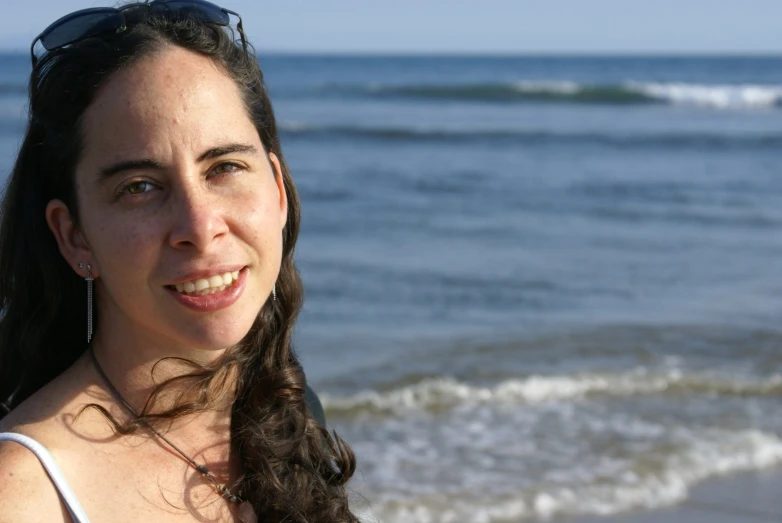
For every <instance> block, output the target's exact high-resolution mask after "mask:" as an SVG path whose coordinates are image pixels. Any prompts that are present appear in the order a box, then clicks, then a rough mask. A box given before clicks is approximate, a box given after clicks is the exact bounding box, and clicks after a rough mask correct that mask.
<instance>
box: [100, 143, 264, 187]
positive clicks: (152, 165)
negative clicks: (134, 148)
mask: <svg viewBox="0 0 782 523" xmlns="http://www.w3.org/2000/svg"><path fill="white" fill-rule="evenodd" d="M233 153H244V154H258V149H257V148H256V147H255V146H253V145H250V144H245V143H232V144H228V145H221V146H218V147H212V148H211V149H209V150H207V151H204V152H203V153H201V156H199V157H198V159H197V160H196V161H197V162H198V163H201V162H204V161H206V160H211V159H214V158H219V157H221V156H225V155H227V154H233ZM164 168H165V167H164V166H163V164H161V163H160V162H156V161H155V160H150V159H143V160H125V161H121V162H117V163H115V164H112V165H109V166H108V167H104V168H103V169H101V170H100V173H99V179H100V180H101V181H104V180H107V179H109V178H111V177H112V176H115V175H117V174H119V173H121V172H125V171H138V170H142V169H152V170H157V171H160V170H163V169H164Z"/></svg>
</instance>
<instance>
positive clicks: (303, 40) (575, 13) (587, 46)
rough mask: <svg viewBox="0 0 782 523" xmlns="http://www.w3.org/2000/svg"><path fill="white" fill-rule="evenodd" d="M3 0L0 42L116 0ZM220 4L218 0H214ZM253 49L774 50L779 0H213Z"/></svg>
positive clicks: (779, 34)
mask: <svg viewBox="0 0 782 523" xmlns="http://www.w3.org/2000/svg"><path fill="white" fill-rule="evenodd" d="M0 1H2V2H3V4H4V5H3V10H2V15H0V16H1V18H0V48H4V49H20V50H22V49H26V48H27V47H28V46H29V42H30V41H31V40H32V39H33V38H34V37H35V35H36V34H38V33H39V32H40V31H41V30H43V29H44V28H45V27H46V26H47V25H49V24H50V23H51V22H53V21H54V20H56V19H57V18H59V17H60V16H62V15H64V14H67V13H69V12H72V11H75V10H77V9H83V8H85V7H97V6H107V5H108V6H111V5H116V4H117V3H116V2H115V1H113V0H103V1H101V0H27V1H13V2H11V1H10V0H0ZM221 2H222V3H221ZM216 3H218V4H220V5H223V6H225V7H226V8H229V9H231V10H234V11H237V12H239V13H240V14H241V15H242V18H243V20H244V25H245V28H246V31H247V33H248V35H249V37H250V40H251V41H252V42H253V44H254V45H255V47H256V48H257V49H258V50H259V51H260V50H264V51H266V52H275V51H276V52H318V53H438V54H439V53H462V54H463V53H480V54H485V53H502V54H520V53H524V54H527V53H532V54H541V53H559V54H565V53H567V54H569V53H579V54H580V53H586V54H596V53H611V54H616V53H620V54H633V53H664V54H679V53H685V54H686V53H738V54H748V53H764V54H765V53H774V54H782V0H747V1H746V2H740V1H739V0H654V1H650V0H643V1H642V0H393V1H391V0H389V1H385V2H381V1H378V0H273V1H264V0H217V2H216Z"/></svg>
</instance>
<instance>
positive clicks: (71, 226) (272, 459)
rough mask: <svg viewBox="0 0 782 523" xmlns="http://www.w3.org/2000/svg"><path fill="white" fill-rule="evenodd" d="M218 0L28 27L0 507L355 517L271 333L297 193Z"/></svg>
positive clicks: (110, 515)
mask: <svg viewBox="0 0 782 523" xmlns="http://www.w3.org/2000/svg"><path fill="white" fill-rule="evenodd" d="M229 14H230V15H232V16H238V15H236V13H233V12H231V11H227V10H225V9H221V8H219V7H217V6H214V5H213V4H209V3H207V2H204V1H202V0H190V1H183V0H156V1H154V2H151V3H149V4H146V3H144V4H129V5H126V6H123V7H122V8H120V9H119V10H117V9H111V8H106V9H103V8H101V9H92V10H86V11H81V12H77V13H74V14H72V15H69V16H68V17H65V18H63V19H61V20H59V21H57V22H55V23H54V24H52V26H50V27H49V28H48V29H47V30H46V31H44V33H42V34H41V36H40V37H39V39H36V40H40V42H41V44H42V46H43V47H44V49H43V50H42V52H40V53H37V54H36V53H34V54H33V57H32V59H33V71H32V77H31V81H30V122H29V126H28V128H27V132H26V135H25V138H24V142H23V144H22V147H21V150H20V152H19V156H18V159H17V162H16V165H15V166H14V169H13V173H12V175H11V178H10V180H9V185H8V188H7V192H6V195H5V199H4V202H3V208H2V223H1V224H0V296H2V303H3V315H2V318H1V319H0V400H3V406H4V407H5V410H6V411H8V414H7V415H5V416H4V418H3V419H2V420H0V432H4V433H6V434H8V433H13V434H16V435H19V434H20V435H21V436H15V435H6V436H4V439H5V440H6V441H2V442H0V515H2V516H1V517H0V520H2V521H14V522H24V521H47V522H50V521H51V522H55V521H71V520H73V521H86V520H87V519H86V518H87V515H89V518H90V520H92V521H94V522H108V521H111V522H122V521H128V522H129V521H134V522H137V521H145V522H168V521H256V520H257V521H270V522H272V521H286V522H294V521H307V522H314V521H357V519H356V518H355V516H354V515H353V514H352V513H351V512H350V510H349V508H348V502H347V497H346V494H345V490H344V485H345V483H346V482H347V481H348V480H349V479H350V477H351V476H352V474H353V471H354V467H355V464H354V457H353V454H352V452H351V451H350V449H349V447H348V446H347V445H346V444H344V443H343V442H342V441H341V440H340V439H339V438H338V437H336V436H335V437H334V438H333V439H332V437H331V436H330V435H329V434H328V432H326V430H325V428H323V426H322V425H321V424H319V423H317V422H316V421H314V420H313V419H312V417H311V414H310V412H309V410H308V407H307V403H306V401H305V399H304V391H305V379H304V374H303V372H302V369H301V367H300V365H299V363H298V361H297V359H296V357H295V355H294V353H293V350H292V347H291V333H292V329H293V326H294V322H295V319H296V316H297V314H298V312H299V309H300V305H301V300H302V289H301V283H300V280H299V276H298V274H297V271H296V269H295V267H294V264H293V251H294V246H295V243H296V237H297V233H298V229H299V202H298V198H297V195H296V191H295V188H294V185H293V181H292V179H291V176H290V174H289V172H288V169H287V167H286V165H285V161H284V159H283V156H282V152H281V150H280V144H279V139H278V135H277V131H276V127H275V120H274V116H273V113H272V109H271V104H270V102H269V100H268V97H267V95H266V91H265V87H264V84H263V79H262V75H261V72H260V70H259V69H258V66H257V62H256V60H255V58H254V56H253V55H252V53H251V52H250V51H248V45H247V43H246V42H245V40H244V33H243V30H242V25H241V19H239V21H238V24H237V30H238V33H239V35H240V42H239V43H237V42H236V41H235V40H234V37H233V32H232V30H231V29H230V25H229V23H230V20H229V17H228V15H229ZM38 47H40V46H38ZM35 49H36V42H34V43H33V50H35ZM93 287H94V296H93V292H92V289H93ZM85 296H88V299H87V301H88V304H86V305H85ZM93 301H94V306H93V305H92V303H93ZM85 330H86V331H87V332H86V333H85ZM85 334H86V335H85ZM88 342H89V343H88ZM9 439H13V440H14V441H8V440H9ZM19 443H22V445H20V444H19ZM36 443H37V444H40V446H37V445H36ZM24 445H27V446H29V447H30V448H32V449H33V450H34V451H35V453H37V454H38V455H39V456H41V459H43V460H44V461H43V463H44V464H45V465H50V466H51V468H50V469H49V470H48V471H45V470H44V468H43V467H42V464H41V463H42V462H41V461H39V458H38V457H36V455H35V454H34V453H33V452H31V451H30V450H29V449H28V448H25V446H24ZM47 451H48V453H50V455H51V458H52V459H53V462H49V461H47V459H48V458H47V457H46V454H47ZM58 470H59V471H60V472H61V473H62V476H63V478H64V480H66V481H67V485H65V484H61V483H59V479H60V478H59V476H58V475H57V474H58ZM50 476H51V478H50ZM55 481H57V484H55ZM71 493H72V494H73V496H71Z"/></svg>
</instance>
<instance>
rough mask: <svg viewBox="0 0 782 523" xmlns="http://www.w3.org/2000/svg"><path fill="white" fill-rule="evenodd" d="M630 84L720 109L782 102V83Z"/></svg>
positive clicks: (649, 92)
mask: <svg viewBox="0 0 782 523" xmlns="http://www.w3.org/2000/svg"><path fill="white" fill-rule="evenodd" d="M627 88H628V89H630V90H633V91H637V92H639V93H641V94H644V95H646V96H649V97H651V98H656V99H659V100H663V101H666V102H670V103H673V104H685V105H697V106H702V107H714V108H718V109H728V108H737V109H747V108H765V107H774V106H776V105H781V104H782V86H773V85H701V84H686V83H640V82H628V84H627Z"/></svg>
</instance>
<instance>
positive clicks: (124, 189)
mask: <svg viewBox="0 0 782 523" xmlns="http://www.w3.org/2000/svg"><path fill="white" fill-rule="evenodd" d="M225 167H231V169H230V170H228V171H225V172H221V173H215V175H216V176H223V175H230V174H235V173H237V172H239V171H241V170H243V169H244V166H243V165H240V164H238V163H236V162H223V163H219V164H217V165H215V166H214V167H212V171H211V173H210V174H212V173H214V171H216V170H218V169H222V168H225ZM141 184H146V185H147V186H149V187H154V186H155V184H154V183H152V182H150V181H149V180H132V181H129V182H128V183H126V184H124V185H122V186H121V187H120V188H119V190H118V191H117V199H121V198H123V197H129V198H139V197H143V195H144V194H146V193H148V192H149V190H146V191H143V192H140V193H136V194H131V193H129V192H128V190H129V189H130V188H132V187H134V186H138V185H141Z"/></svg>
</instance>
